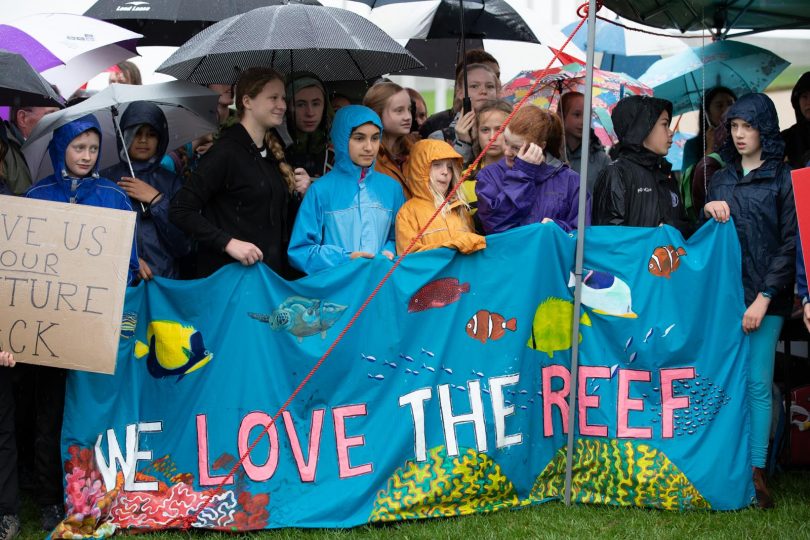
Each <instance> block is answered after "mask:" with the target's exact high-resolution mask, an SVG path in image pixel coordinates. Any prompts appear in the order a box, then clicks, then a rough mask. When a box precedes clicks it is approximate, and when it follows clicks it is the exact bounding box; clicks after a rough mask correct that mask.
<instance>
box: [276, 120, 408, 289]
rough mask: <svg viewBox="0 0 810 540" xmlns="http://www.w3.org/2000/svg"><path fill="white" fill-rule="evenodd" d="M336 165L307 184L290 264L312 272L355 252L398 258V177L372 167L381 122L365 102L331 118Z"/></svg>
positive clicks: (352, 256)
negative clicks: (392, 176) (365, 105)
mask: <svg viewBox="0 0 810 540" xmlns="http://www.w3.org/2000/svg"><path fill="white" fill-rule="evenodd" d="M331 137H332V144H333V145H334V148H335V165H334V167H333V168H332V171H331V172H329V173H328V174H326V175H324V176H323V177H322V178H321V179H320V180H318V181H317V182H315V183H313V184H312V186H311V187H310V188H309V191H308V192H307V194H306V196H305V197H304V200H303V202H302V203H301V208H300V209H299V210H298V215H297V217H296V219H295V225H294V226H293V231H292V238H291V239H290V247H289V249H288V251H287V253H288V255H289V258H290V263H291V264H292V265H293V266H294V267H296V268H298V269H299V270H302V271H303V272H306V273H307V274H314V273H316V272H319V271H321V270H324V269H326V268H331V267H333V266H337V265H339V264H342V263H344V262H347V261H349V260H351V259H355V258H357V257H365V258H369V259H370V258H373V257H374V256H375V255H377V254H382V255H385V256H386V257H388V258H389V259H393V258H394V253H395V251H396V230H395V223H396V216H397V212H398V211H399V208H400V207H401V206H402V205H403V204H404V203H405V195H404V194H403V193H402V187H401V186H400V184H399V182H397V181H396V180H394V179H393V178H390V177H389V176H387V175H385V174H383V173H380V172H378V171H375V170H374V161H375V160H376V158H377V151H378V150H379V147H380V140H381V139H382V121H381V120H380V117H379V116H377V114H376V113H375V112H374V111H372V110H371V109H369V108H368V107H363V106H361V105H348V106H346V107H343V108H341V109H340V110H339V111H338V112H337V114H336V115H335V119H334V122H333V123H332V131H331Z"/></svg>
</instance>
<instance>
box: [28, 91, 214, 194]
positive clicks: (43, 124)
mask: <svg viewBox="0 0 810 540" xmlns="http://www.w3.org/2000/svg"><path fill="white" fill-rule="evenodd" d="M218 98H219V96H218V94H217V93H216V92H212V91H211V90H209V89H207V88H204V87H202V86H199V85H196V84H192V83H187V82H185V81H170V82H165V83H159V84H147V85H130V84H111V85H110V86H109V87H108V88H106V89H105V90H102V91H101V92H99V93H98V94H95V95H93V96H91V97H90V98H89V99H87V100H85V101H83V102H82V103H79V104H77V105H74V106H72V107H68V108H66V109H63V110H61V111H57V112H55V113H51V114H48V115H45V116H43V117H42V120H40V122H39V123H38V124H37V126H36V128H34V131H33V132H32V133H31V135H30V136H29V137H28V139H27V140H26V141H25V144H24V145H23V148H22V150H23V153H24V154H25V159H26V161H28V165H29V167H30V168H31V176H32V177H33V178H36V179H37V180H39V179H41V178H44V177H46V176H48V175H49V174H51V173H52V172H53V166H52V165H51V160H50V158H49V156H48V143H49V142H50V141H51V135H52V134H53V131H54V130H55V129H56V128H58V127H60V126H63V125H65V124H67V123H68V122H72V121H73V120H76V119H77V118H81V117H82V116H85V115H87V114H95V115H96V117H97V118H98V121H99V123H100V124H101V130H102V137H101V140H102V148H101V155H100V156H99V168H100V169H103V168H105V167H109V166H111V165H115V164H116V163H118V162H119V160H120V158H119V155H118V145H117V144H116V140H118V134H117V133H116V130H115V126H114V124H113V111H116V112H117V113H123V112H124V111H125V110H126V107H127V105H129V104H130V103H132V102H133V101H151V102H153V103H154V104H155V105H157V106H158V107H160V108H161V110H162V111H163V114H165V115H166V121H167V122H168V125H169V148H177V147H179V146H182V145H183V144H185V143H187V142H189V141H191V140H193V139H196V138H197V137H200V136H202V135H205V134H206V133H211V132H212V131H216V129H217V125H218V122H217V100H218Z"/></svg>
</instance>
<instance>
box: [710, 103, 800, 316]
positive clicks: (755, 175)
mask: <svg viewBox="0 0 810 540" xmlns="http://www.w3.org/2000/svg"><path fill="white" fill-rule="evenodd" d="M726 118H727V120H726V128H728V129H729V133H730V132H731V128H730V124H731V120H732V119H734V118H739V119H742V120H745V121H746V122H748V123H749V124H751V125H752V126H753V127H755V128H757V129H758V130H759V136H760V142H761V144H762V157H761V159H762V160H763V161H764V163H763V164H762V165H760V166H759V168H757V169H754V170H752V171H750V172H749V173H748V174H745V175H744V174H743V171H742V168H741V166H740V156H739V154H738V152H737V150H736V148H735V146H734V142H733V140H732V138H731V137H729V138H728V139H726V142H725V144H724V145H723V147H722V148H721V149H720V154H721V155H722V156H723V160H724V161H725V162H726V163H727V165H726V166H725V167H724V168H723V169H721V170H719V171H717V172H716V173H715V174H714V176H712V182H711V184H710V186H709V196H708V200H709V201H726V202H727V203H728V206H729V208H730V210H731V217H732V218H733V219H734V227H735V228H736V229H737V236H738V237H739V239H740V247H741V249H742V279H743V289H744V292H745V304H746V305H747V306H748V305H751V303H752V302H753V301H754V300H755V299H756V297H757V294H758V293H760V292H766V293H768V294H770V295H771V296H772V298H771V303H770V305H769V306H768V314H769V315H782V316H787V315H789V314H790V310H791V308H792V306H793V280H794V274H795V269H796V227H797V225H796V207H795V205H794V202H793V185H792V184H791V181H790V166H789V165H787V164H786V163H785V162H784V161H783V158H782V156H783V155H784V148H785V144H784V142H783V141H782V138H781V137H780V136H779V121H778V118H777V116H776V107H774V104H773V101H771V100H770V98H769V97H768V96H766V95H765V94H748V95H745V96H743V97H741V98H740V99H739V100H738V101H737V102H736V103H735V104H734V105H732V107H731V109H729V111H728V113H727V115H726Z"/></svg>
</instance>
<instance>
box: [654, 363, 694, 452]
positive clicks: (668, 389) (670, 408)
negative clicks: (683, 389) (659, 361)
mask: <svg viewBox="0 0 810 540" xmlns="http://www.w3.org/2000/svg"><path fill="white" fill-rule="evenodd" d="M694 378H695V368H693V367H692V368H677V369H662V370H661V410H662V416H663V419H662V420H661V426H662V428H663V437H664V438H665V439H671V438H672V437H673V434H672V432H673V420H672V416H673V413H674V412H675V409H688V408H689V396H678V397H675V396H673V395H672V381H675V380H678V379H694Z"/></svg>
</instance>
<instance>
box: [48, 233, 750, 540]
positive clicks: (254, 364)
mask: <svg viewBox="0 0 810 540" xmlns="http://www.w3.org/2000/svg"><path fill="white" fill-rule="evenodd" d="M487 241H488V247H487V248H486V250H484V251H482V252H479V253H476V254H473V255H468V256H464V255H459V254H457V253H456V252H454V251H451V250H449V249H437V250H434V251H429V252H424V253H416V254H413V255H410V256H408V257H407V258H406V260H405V261H404V262H403V264H402V266H401V267H400V268H399V269H397V271H396V272H395V273H394V274H393V276H392V278H391V280H390V281H389V282H388V283H386V285H385V286H384V287H382V289H381V290H380V292H379V294H378V295H377V297H376V298H374V300H373V301H372V302H371V304H370V305H369V307H368V309H367V310H366V311H365V312H364V313H363V314H362V315H361V316H360V317H359V319H358V320H357V322H356V324H355V325H354V326H353V327H352V328H351V330H350V331H349V332H348V333H347V334H346V336H345V339H344V340H343V341H342V342H341V343H340V344H339V345H338V346H337V348H336V349H335V350H334V352H333V353H332V355H331V356H330V357H329V358H328V359H327V360H326V362H325V363H324V364H323V366H322V367H321V368H320V370H318V371H317V372H316V373H315V375H314V376H313V377H312V379H311V380H310V381H309V383H308V384H307V385H306V386H305V387H304V388H303V390H302V391H301V393H299V394H298V395H297V397H296V398H295V399H294V400H293V401H292V403H291V405H290V406H289V408H288V409H287V411H285V412H284V414H283V415H282V416H281V417H280V418H279V420H278V421H277V422H276V423H275V424H273V425H271V427H270V429H269V435H268V436H267V437H264V438H263V439H262V440H261V441H260V442H259V443H258V444H257V445H256V446H255V448H254V449H253V451H252V452H251V453H250V454H249V456H248V457H247V459H246V460H245V461H244V463H243V464H242V465H240V466H239V467H238V468H237V471H236V474H235V475H234V476H233V477H232V478H226V476H227V473H228V471H230V470H231V468H232V467H233V466H234V465H235V464H236V463H237V460H238V458H239V456H240V455H244V454H245V453H246V452H247V449H248V448H249V447H250V445H251V443H252V442H253V441H254V439H255V438H256V437H257V435H258V434H259V433H260V432H261V431H262V429H263V426H264V425H266V424H267V423H268V422H269V420H270V418H271V417H272V416H273V415H274V414H275V413H276V411H277V410H278V409H279V407H280V406H281V405H282V404H283V403H284V402H285V401H286V399H287V398H288V396H290V394H291V392H292V391H293V389H294V388H295V387H296V386H297V385H298V384H299V383H300V381H301V380H302V379H303V378H304V377H305V376H306V375H307V373H309V371H310V369H311V368H312V367H313V365H314V364H315V363H316V362H317V360H318V358H319V357H320V356H321V355H322V354H323V353H324V351H325V350H326V349H327V348H328V347H329V345H330V344H331V343H332V341H333V340H334V339H335V337H336V336H337V335H338V333H339V332H340V330H341V329H342V328H344V327H345V325H346V324H347V322H348V321H349V319H350V318H351V317H352V315H353V314H354V313H355V311H356V310H357V309H358V307H359V306H360V305H361V303H362V302H363V300H364V299H365V297H366V295H367V294H368V292H369V291H370V290H371V288H372V287H373V286H374V285H375V284H376V283H377V282H378V281H379V280H380V278H381V277H382V276H383V275H384V274H385V272H386V271H387V270H388V269H389V268H390V265H391V262H390V261H388V260H386V259H384V258H381V257H378V258H376V259H373V260H355V261H352V262H350V263H348V264H346V265H344V266H341V267H338V268H334V269H332V270H330V271H327V272H323V273H320V274H317V275H313V276H309V277H306V278H303V279H300V280H298V281H295V282H286V281H283V280H281V279H280V278H279V277H277V276H276V275H275V274H273V273H272V272H270V271H269V270H268V269H267V268H266V267H264V266H263V265H256V266H254V267H249V268H243V267H240V266H238V265H231V266H228V267H226V268H224V269H222V270H220V271H219V272H218V273H217V274H215V275H213V276H211V277H210V278H208V279H205V280H199V281H188V282H174V281H168V280H161V279H155V280H154V281H153V282H151V283H149V284H147V285H146V286H144V285H141V286H139V287H138V288H135V289H133V290H131V291H130V292H129V294H128V297H127V303H126V306H125V315H124V316H125V319H126V321H127V329H126V331H125V332H122V336H121V341H120V349H119V359H118V369H117V372H116V374H115V375H114V376H113V377H110V376H102V375H95V374H88V373H72V374H71V377H70V378H69V388H68V396H67V406H66V411H65V420H64V429H63V454H64V459H65V461H64V466H65V482H66V493H67V508H68V512H69V518H68V519H67V520H66V521H65V522H64V523H63V524H62V525H60V527H59V528H58V529H57V530H56V531H55V536H56V537H59V536H64V537H67V536H69V535H71V534H77V533H81V534H85V535H89V534H95V535H97V536H104V535H107V534H110V533H112V532H113V531H114V530H116V529H117V528H122V529H126V528H133V529H161V528H166V527H180V526H181V525H182V523H181V522H179V521H178V520H177V519H176V518H178V517H183V516H187V515H191V514H194V515H195V516H196V518H195V520H194V524H193V526H194V527H199V528H210V529H224V530H249V529H264V528H278V527H351V526H356V525H361V524H364V523H367V522H388V521H396V520H404V519H418V518H427V517H438V516H454V515H463V514H471V513H476V512H491V511H494V510H499V509H511V508H518V507H522V506H527V505H534V504H538V503H543V502H546V501H550V500H558V499H559V498H561V496H562V493H563V485H564V471H565V443H566V433H567V422H568V420H567V419H568V402H567V397H568V388H569V384H570V373H569V366H570V357H571V345H572V339H571V319H572V314H573V280H572V274H571V269H572V265H573V254H574V247H575V238H574V237H573V236H571V235H567V234H565V233H564V232H563V231H562V230H561V229H559V228H558V227H556V226H555V225H554V224H546V225H533V226H529V227H524V228H520V229H515V230H512V231H509V232H507V233H503V234H500V235H495V236H491V237H488V239H487ZM585 254H586V258H585V264H586V267H587V271H586V275H585V276H584V283H585V285H584V290H583V296H582V302H583V306H584V308H583V314H582V316H581V320H582V332H581V338H580V342H581V353H582V354H581V357H580V358H581V364H580V370H579V375H578V381H579V383H578V388H579V390H578V402H577V403H578V420H577V422H576V425H575V426H574V429H575V430H576V433H577V435H578V436H577V439H576V444H575V455H574V456H573V463H574V467H573V482H574V490H573V499H574V500H575V501H578V502H584V503H597V504H610V505H620V506H641V507H651V508H660V509H668V510H687V509H708V508H710V509H715V510H730V509H738V508H742V507H745V506H747V505H748V504H749V503H750V502H751V500H752V497H753V486H752V485H751V472H750V471H751V466H750V461H749V457H748V455H749V443H748V414H747V406H746V400H745V363H746V355H747V347H748V344H747V340H746V338H745V336H744V334H743V332H742V327H741V320H742V315H743V312H744V305H743V298H742V290H741V288H740V286H739V283H740V282H741V279H740V264H739V260H740V250H739V243H738V241H737V236H736V233H735V231H734V226H733V225H731V224H723V225H720V224H716V223H714V222H712V223H710V224H708V225H707V226H705V227H704V228H703V229H701V230H700V231H699V232H698V233H697V234H696V235H695V236H694V237H693V238H692V239H691V240H690V241H689V242H685V241H684V240H683V238H682V237H681V236H680V234H679V233H678V232H677V231H676V230H675V229H673V228H670V227H659V228H655V229H641V228H629V227H627V228H620V227H593V228H590V229H589V230H588V235H587V242H586V249H585ZM223 482H225V484H224V486H223V487H222V489H218V487H219V486H220V484H222V483H223Z"/></svg>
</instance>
